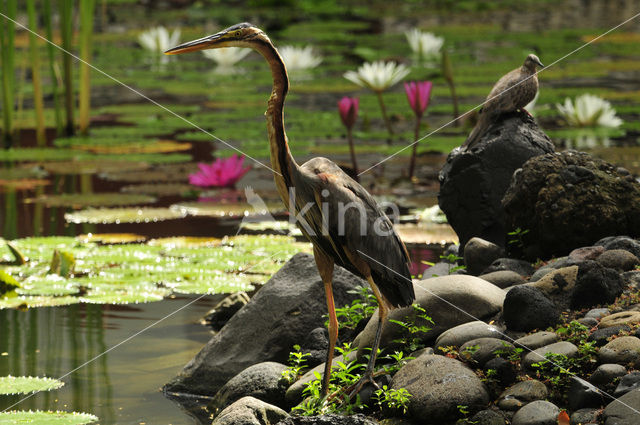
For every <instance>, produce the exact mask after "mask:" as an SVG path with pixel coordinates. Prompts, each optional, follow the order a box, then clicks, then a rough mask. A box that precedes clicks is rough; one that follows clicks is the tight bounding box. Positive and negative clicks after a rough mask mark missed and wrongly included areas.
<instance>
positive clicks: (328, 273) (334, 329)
mask: <svg viewBox="0 0 640 425" xmlns="http://www.w3.org/2000/svg"><path fill="white" fill-rule="evenodd" d="M313 256H314V258H315V260H316V265H317V266H318V272H319V273H320V278H321V279H322V283H324V292H325V296H326V298H327V310H328V312H329V348H327V360H326V362H325V365H324V377H323V379H322V395H323V396H325V395H327V390H328V389H329V380H330V378H331V364H332V363H333V352H334V351H335V346H336V340H337V339H338V318H337V317H336V307H335V303H334V302H333V289H332V280H333V266H334V262H333V259H332V258H330V257H329V256H327V255H326V254H325V253H323V252H322V251H320V250H318V249H317V248H315V247H314V248H313Z"/></svg>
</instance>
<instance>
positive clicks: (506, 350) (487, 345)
mask: <svg viewBox="0 0 640 425" xmlns="http://www.w3.org/2000/svg"><path fill="white" fill-rule="evenodd" d="M514 349H515V347H514V346H513V344H512V343H510V342H509V341H504V340H502V339H498V338H476V339H472V340H471V341H467V342H465V343H464V344H462V346H461V347H460V359H461V360H464V361H465V362H471V364H473V365H478V366H479V367H483V366H484V365H485V364H486V363H487V362H488V361H489V360H491V359H493V358H495V357H498V356H502V357H508V356H509V354H511V353H513V352H514V351H515V350H514Z"/></svg>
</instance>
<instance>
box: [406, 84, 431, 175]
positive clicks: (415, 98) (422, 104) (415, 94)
mask: <svg viewBox="0 0 640 425" xmlns="http://www.w3.org/2000/svg"><path fill="white" fill-rule="evenodd" d="M432 87H433V83H432V82H431V81H411V82H409V83H404V90H405V92H406V94H407V100H408V101H409V106H410V107H411V109H412V110H413V113H414V114H415V116H416V125H415V128H414V134H413V137H414V139H413V140H414V141H415V142H414V144H413V150H412V153H411V162H410V163H409V179H412V178H413V172H414V170H415V168H416V156H417V154H418V139H419V138H420V122H421V120H422V115H423V114H424V111H426V110H427V107H428V106H429V99H430V98H431V88H432Z"/></svg>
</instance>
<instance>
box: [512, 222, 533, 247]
mask: <svg viewBox="0 0 640 425" xmlns="http://www.w3.org/2000/svg"><path fill="white" fill-rule="evenodd" d="M527 233H529V229H521V228H519V227H517V228H516V230H514V231H512V232H507V235H508V236H509V242H508V243H509V245H515V246H517V247H518V248H520V249H522V248H524V241H523V237H524V235H526V234H527Z"/></svg>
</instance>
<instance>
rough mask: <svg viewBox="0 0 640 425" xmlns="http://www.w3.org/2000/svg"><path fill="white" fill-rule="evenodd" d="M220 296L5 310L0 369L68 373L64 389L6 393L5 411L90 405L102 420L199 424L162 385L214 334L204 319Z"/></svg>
mask: <svg viewBox="0 0 640 425" xmlns="http://www.w3.org/2000/svg"><path fill="white" fill-rule="evenodd" d="M213 298H214V297H211V296H178V297H174V298H168V299H165V300H164V301H161V302H155V303H148V304H137V305H124V306H123V305H92V304H78V305H71V306H66V307H55V308H52V307H46V308H33V309H29V310H27V311H18V310H0V376H5V375H9V374H11V375H14V376H17V375H25V376H47V377H52V378H59V377H62V376H65V377H64V378H63V379H62V380H63V381H64V382H65V385H64V387H62V388H60V389H59V390H54V391H50V392H43V393H38V394H36V395H33V396H31V397H29V398H27V399H25V398H26V396H9V397H7V396H3V397H0V410H4V409H6V408H8V407H11V409H12V410H14V409H18V410H28V409H33V410H35V409H40V410H46V409H48V410H64V411H77V412H86V413H92V414H94V415H96V416H98V417H99V418H100V421H99V423H100V424H103V425H105V424H115V423H118V424H145V423H146V424H173V425H178V424H197V423H199V422H198V421H197V420H196V419H194V418H192V417H190V416H189V415H188V414H187V413H185V412H184V411H183V410H182V409H181V408H180V407H179V405H178V404H176V403H173V402H169V401H168V400H167V399H166V398H165V397H164V395H163V394H162V392H161V387H162V385H164V384H165V383H166V382H167V381H168V380H169V379H171V378H172V377H173V376H175V375H176V374H177V373H178V371H180V370H181V368H182V367H183V366H184V365H185V364H186V363H187V362H188V361H189V360H190V359H191V358H192V357H193V356H194V355H195V354H196V353H197V352H198V351H199V350H200V349H201V348H202V346H203V344H204V343H205V342H206V341H208V340H209V338H210V337H211V331H210V330H209V329H208V328H207V327H205V326H203V325H201V324H199V323H198V320H199V318H200V317H202V316H203V315H204V313H206V312H207V311H208V309H210V307H211V304H212V301H213ZM180 309H182V310H180ZM178 310H179V311H178ZM172 313H175V314H173V315H171V316H169V317H167V316H168V315H170V314H172ZM165 317H166V319H165V320H163V321H162V322H160V323H158V324H155V325H154V326H152V327H150V326H151V325H153V324H154V323H156V322H157V321H159V320H161V319H163V318H165ZM147 327H150V328H149V329H147V330H144V329H145V328H147ZM143 330H144V331H143ZM140 331H143V332H141V333H139V334H138V335H136V334H137V333H138V332H140ZM133 335H136V336H134V337H132V336H133ZM128 338H131V339H129V340H128V341H126V342H124V343H123V341H125V340H127V339H128ZM120 343H122V344H121V345H118V344H120ZM107 350H109V351H108V352H106V351H107ZM105 352H106V354H103V353H105ZM98 356H99V357H98ZM92 359H95V360H93V361H92ZM75 369H77V370H76V371H75V372H73V373H70V372H71V371H73V370H75ZM67 375H68V376H67ZM22 399H25V400H23V401H20V400H22ZM14 404H15V406H13V407H12V405H14Z"/></svg>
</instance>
